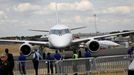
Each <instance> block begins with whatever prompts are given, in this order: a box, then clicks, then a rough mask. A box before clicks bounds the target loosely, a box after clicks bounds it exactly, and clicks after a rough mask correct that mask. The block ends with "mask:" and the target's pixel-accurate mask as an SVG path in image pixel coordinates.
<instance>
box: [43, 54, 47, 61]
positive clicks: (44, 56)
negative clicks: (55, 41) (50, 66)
mask: <svg viewBox="0 0 134 75" xmlns="http://www.w3.org/2000/svg"><path fill="white" fill-rule="evenodd" d="M45 59H46V53H45V52H43V60H45Z"/></svg>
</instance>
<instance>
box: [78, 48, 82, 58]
mask: <svg viewBox="0 0 134 75" xmlns="http://www.w3.org/2000/svg"><path fill="white" fill-rule="evenodd" d="M81 57H82V55H81V50H79V51H78V58H81Z"/></svg>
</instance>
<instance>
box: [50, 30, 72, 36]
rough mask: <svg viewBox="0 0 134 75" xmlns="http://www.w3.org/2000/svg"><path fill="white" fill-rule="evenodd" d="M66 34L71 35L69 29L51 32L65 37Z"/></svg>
mask: <svg viewBox="0 0 134 75" xmlns="http://www.w3.org/2000/svg"><path fill="white" fill-rule="evenodd" d="M66 33H70V31H69V29H62V30H51V31H50V34H56V35H64V34H66Z"/></svg>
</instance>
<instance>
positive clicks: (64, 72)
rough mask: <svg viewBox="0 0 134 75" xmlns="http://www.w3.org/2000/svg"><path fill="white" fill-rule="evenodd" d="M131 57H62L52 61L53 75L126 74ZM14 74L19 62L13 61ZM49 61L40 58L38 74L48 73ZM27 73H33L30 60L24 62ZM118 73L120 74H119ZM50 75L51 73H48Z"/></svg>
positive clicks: (16, 73) (45, 74)
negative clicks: (76, 74) (75, 74)
mask: <svg viewBox="0 0 134 75" xmlns="http://www.w3.org/2000/svg"><path fill="white" fill-rule="evenodd" d="M130 61H131V59H130V58H129V56H128V55H118V56H104V57H97V58H79V59H75V60H74V59H64V60H60V61H52V63H53V66H52V67H53V70H54V73H53V75H72V74H74V73H78V75H79V74H82V75H103V74H104V73H105V75H106V73H107V75H110V74H112V75H113V74H114V75H127V69H128V65H129V64H130ZM15 63H16V64H15V69H14V73H15V75H19V74H20V72H19V67H18V64H19V62H18V61H16V62H15ZM48 63H49V61H47V60H42V61H40V62H39V69H38V71H39V72H38V73H39V75H48V70H47V67H48V66H49V67H50V64H48ZM25 66H26V67H25V68H26V73H27V75H33V74H35V72H34V68H33V63H32V61H31V60H29V61H26V62H25ZM119 73H120V74H119ZM49 75H51V73H49Z"/></svg>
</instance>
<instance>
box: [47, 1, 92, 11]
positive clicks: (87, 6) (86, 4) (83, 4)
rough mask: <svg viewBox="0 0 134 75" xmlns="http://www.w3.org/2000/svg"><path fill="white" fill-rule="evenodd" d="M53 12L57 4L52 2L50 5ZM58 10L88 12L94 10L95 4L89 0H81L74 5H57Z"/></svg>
mask: <svg viewBox="0 0 134 75" xmlns="http://www.w3.org/2000/svg"><path fill="white" fill-rule="evenodd" d="M48 8H49V9H51V10H55V9H56V2H52V3H50V4H49V5H48ZM57 8H58V10H79V11H86V10H91V9H93V4H92V3H91V2H90V1H89V0H81V1H80V2H74V3H57Z"/></svg>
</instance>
